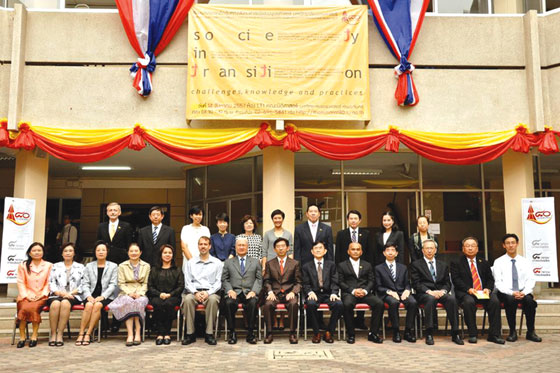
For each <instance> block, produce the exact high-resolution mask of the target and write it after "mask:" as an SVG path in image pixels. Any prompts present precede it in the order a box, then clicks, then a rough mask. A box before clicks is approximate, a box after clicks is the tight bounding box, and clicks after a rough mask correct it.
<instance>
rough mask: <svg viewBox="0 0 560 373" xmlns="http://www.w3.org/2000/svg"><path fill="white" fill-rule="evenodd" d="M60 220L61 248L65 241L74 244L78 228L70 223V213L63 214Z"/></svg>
mask: <svg viewBox="0 0 560 373" xmlns="http://www.w3.org/2000/svg"><path fill="white" fill-rule="evenodd" d="M62 221H63V222H64V227H62V231H61V232H60V244H61V248H62V247H63V246H64V245H66V244H67V243H72V244H74V245H75V244H76V241H77V240H78V229H76V227H75V226H73V225H72V219H70V215H64V217H63V219H62Z"/></svg>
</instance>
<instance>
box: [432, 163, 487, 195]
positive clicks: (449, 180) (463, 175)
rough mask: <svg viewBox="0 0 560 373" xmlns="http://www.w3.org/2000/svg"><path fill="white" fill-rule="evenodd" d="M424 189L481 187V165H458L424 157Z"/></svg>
mask: <svg viewBox="0 0 560 373" xmlns="http://www.w3.org/2000/svg"><path fill="white" fill-rule="evenodd" d="M422 165H423V169H422V175H423V182H424V189H430V188H433V189H447V188H452V189H479V188H480V187H481V183H480V168H479V167H480V166H479V165H472V166H456V165H449V164H443V163H437V162H433V161H430V160H428V159H425V158H424V159H422Z"/></svg>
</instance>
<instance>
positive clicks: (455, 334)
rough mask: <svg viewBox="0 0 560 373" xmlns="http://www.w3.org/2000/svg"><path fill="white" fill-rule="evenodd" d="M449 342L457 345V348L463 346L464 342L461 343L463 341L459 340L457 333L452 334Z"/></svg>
mask: <svg viewBox="0 0 560 373" xmlns="http://www.w3.org/2000/svg"><path fill="white" fill-rule="evenodd" d="M475 338H476V337H475ZM451 341H453V342H454V343H455V344H458V345H459V346H462V345H464V344H465V342H463V339H462V338H461V336H460V335H459V333H456V332H455V333H453V335H452V336H451Z"/></svg>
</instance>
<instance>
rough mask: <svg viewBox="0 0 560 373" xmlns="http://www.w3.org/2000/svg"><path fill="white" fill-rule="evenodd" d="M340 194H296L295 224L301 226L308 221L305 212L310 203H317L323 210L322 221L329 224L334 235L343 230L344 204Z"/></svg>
mask: <svg viewBox="0 0 560 373" xmlns="http://www.w3.org/2000/svg"><path fill="white" fill-rule="evenodd" d="M340 197H341V196H340V193H339V192H296V200H295V208H296V221H295V224H296V225H298V224H301V223H302V222H304V221H306V220H307V217H306V216H305V212H306V211H307V206H308V205H309V204H310V203H315V204H317V205H318V206H319V208H320V209H321V218H320V220H321V221H322V222H323V223H326V224H329V225H330V226H331V228H332V231H333V234H336V232H338V231H339V230H341V229H342V220H343V219H344V217H343V216H342V202H341V198H340Z"/></svg>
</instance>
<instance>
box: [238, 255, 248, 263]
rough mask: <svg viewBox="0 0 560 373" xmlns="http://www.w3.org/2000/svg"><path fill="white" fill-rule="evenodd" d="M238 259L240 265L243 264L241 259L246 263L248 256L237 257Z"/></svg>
mask: <svg viewBox="0 0 560 373" xmlns="http://www.w3.org/2000/svg"><path fill="white" fill-rule="evenodd" d="M237 258H238V259H239V263H241V259H245V262H247V254H245V255H243V256H239V255H238V256H237Z"/></svg>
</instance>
